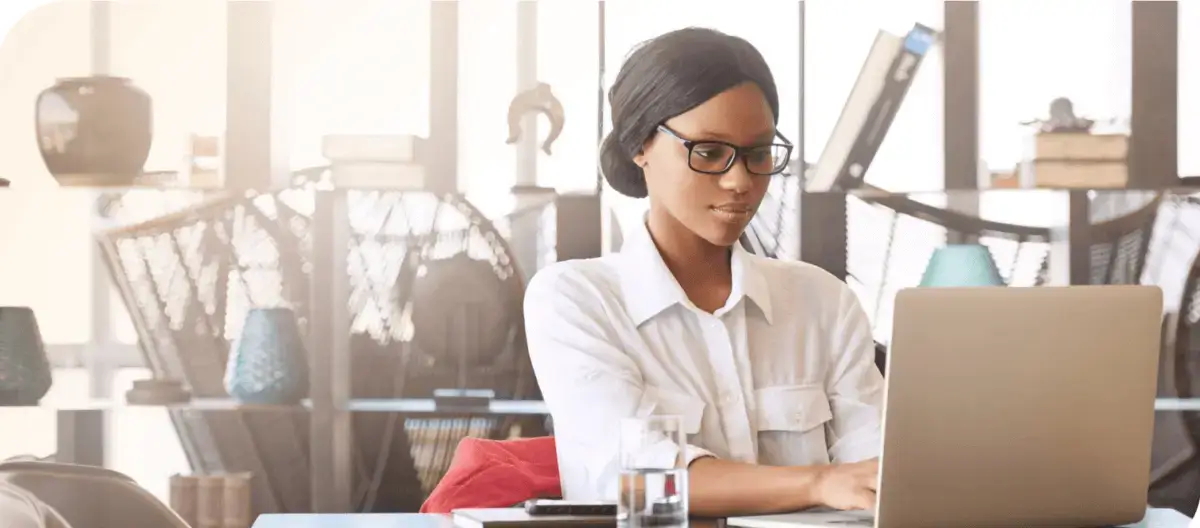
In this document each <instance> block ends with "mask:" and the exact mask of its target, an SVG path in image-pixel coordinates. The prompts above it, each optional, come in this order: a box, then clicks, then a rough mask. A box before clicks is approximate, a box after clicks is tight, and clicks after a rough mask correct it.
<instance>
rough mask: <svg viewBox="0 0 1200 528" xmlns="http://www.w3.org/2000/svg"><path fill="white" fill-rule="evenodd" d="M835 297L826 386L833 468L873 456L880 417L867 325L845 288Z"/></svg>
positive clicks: (878, 379) (879, 385)
mask: <svg viewBox="0 0 1200 528" xmlns="http://www.w3.org/2000/svg"><path fill="white" fill-rule="evenodd" d="M840 297H841V299H840V302H839V309H838V319H837V324H836V325H835V331H834V334H833V337H834V339H833V349H834V351H833V363H832V365H833V368H831V369H830V371H829V379H828V381H827V390H828V392H829V404H830V408H831V410H832V411H833V420H832V421H831V422H830V426H829V428H828V433H829V435H828V436H829V456H830V459H831V460H832V461H833V462H834V463H835V464H839V463H849V462H858V461H862V460H867V459H870V458H875V457H878V456H879V453H880V449H881V445H882V429H881V422H882V416H883V375H882V374H880V372H879V369H878V368H877V367H876V366H875V338H874V336H873V335H872V334H871V325H870V322H869V321H868V320H867V314H866V313H865V312H864V311H863V309H862V305H861V304H859V302H858V298H857V297H856V296H855V295H854V292H853V291H852V290H851V289H850V288H849V287H843V289H842V293H841V296H840Z"/></svg>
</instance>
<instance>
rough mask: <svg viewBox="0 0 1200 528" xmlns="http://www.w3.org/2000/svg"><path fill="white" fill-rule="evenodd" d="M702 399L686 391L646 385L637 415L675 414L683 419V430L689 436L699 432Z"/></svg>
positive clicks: (702, 405)
mask: <svg viewBox="0 0 1200 528" xmlns="http://www.w3.org/2000/svg"><path fill="white" fill-rule="evenodd" d="M704 406H705V404H704V400H703V399H701V398H699V397H696V396H692V395H691V394H688V393H686V392H681V391H676V390H670V389H663V388H660V387H653V386H651V387H646V391H645V393H644V394H643V396H642V404H641V408H642V412H639V413H638V416H647V415H652V414H653V415H672V414H673V415H677V416H679V417H680V418H681V419H682V420H683V432H684V433H685V434H687V435H688V436H689V437H691V436H692V435H696V434H699V433H700V422H701V419H702V418H704Z"/></svg>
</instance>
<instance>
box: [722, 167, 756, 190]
mask: <svg viewBox="0 0 1200 528" xmlns="http://www.w3.org/2000/svg"><path fill="white" fill-rule="evenodd" d="M753 178H754V175H752V174H750V172H749V171H747V170H746V164H744V163H741V160H738V161H737V162H736V163H734V164H733V166H732V167H730V168H729V170H728V171H726V172H725V174H722V175H721V179H720V180H718V183H719V184H720V186H721V188H722V189H725V190H727V191H732V192H735V193H737V194H745V193H748V192H750V187H751V186H753V185H754V181H753Z"/></svg>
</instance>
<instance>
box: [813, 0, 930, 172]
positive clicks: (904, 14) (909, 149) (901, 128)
mask: <svg viewBox="0 0 1200 528" xmlns="http://www.w3.org/2000/svg"><path fill="white" fill-rule="evenodd" d="M805 15H806V20H805V30H806V31H807V32H808V35H807V37H806V39H805V40H806V42H805V50H806V52H805V61H806V64H805V73H804V80H805V83H804V125H805V128H804V132H805V136H804V150H805V157H807V158H808V159H807V161H808V162H809V163H816V162H817V160H818V159H819V158H820V155H821V151H822V150H823V149H824V148H825V142H826V141H828V139H829V135H830V133H832V131H833V127H834V125H835V124H836V123H837V119H838V117H839V116H840V115H841V112H842V108H843V106H844V105H845V103H846V98H847V97H848V96H849V95H850V91H851V89H852V88H853V87H854V82H855V81H856V80H857V79H858V74H859V72H860V71H861V70H862V66H863V62H864V61H865V60H866V58H867V53H868V52H869V51H870V49H871V44H872V42H873V41H874V39H875V36H876V34H878V32H879V31H880V30H885V31H888V32H890V33H893V34H895V35H904V34H905V33H907V32H908V30H909V29H911V28H912V26H913V24H914V23H918V22H919V23H921V24H924V25H927V26H930V27H933V28H934V29H941V27H942V2H940V1H935V0H917V1H910V2H879V3H871V4H870V6H869V7H867V6H865V5H863V4H856V7H855V8H848V4H847V3H845V2H807V8H806V11H805ZM867 181H868V182H870V183H871V184H872V185H877V186H879V187H882V188H884V189H888V190H890V191H897V192H901V191H928V190H936V189H941V188H942V58H941V50H940V49H939V48H938V47H934V48H933V49H931V51H930V53H929V54H928V55H926V57H925V59H924V60H923V61H922V63H921V67H920V70H918V72H917V75H916V76H915V77H914V78H913V83H912V85H911V86H910V87H909V91H908V93H907V95H906V96H905V99H904V104H903V105H901V107H900V109H899V110H898V111H897V114H896V118H895V120H894V121H893V122H892V126H891V128H890V129H889V133H888V135H887V136H886V137H885V138H884V140H883V144H882V145H880V148H879V152H878V153H877V154H876V156H875V159H874V160H873V161H872V162H871V168H870V170H869V172H868V175H867Z"/></svg>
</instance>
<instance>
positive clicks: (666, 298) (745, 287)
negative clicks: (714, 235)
mask: <svg viewBox="0 0 1200 528" xmlns="http://www.w3.org/2000/svg"><path fill="white" fill-rule="evenodd" d="M758 258H760V257H756V256H754V255H751V254H750V253H748V252H747V251H746V250H745V249H744V248H742V246H741V244H734V245H733V255H732V258H731V259H730V268H731V271H732V273H733V288H732V290H730V294H729V301H728V302H726V304H725V307H724V308H722V309H720V310H718V311H717V314H718V315H719V314H722V313H724V311H726V310H728V309H729V308H731V307H733V306H736V305H737V303H738V302H739V301H740V300H741V299H742V298H743V297H748V298H749V299H750V300H751V301H752V302H753V303H754V305H755V306H757V307H758V310H759V312H760V313H762V315H763V318H764V319H766V321H767V323H768V324H769V323H770V322H771V292H770V289H769V287H768V284H767V280H766V277H764V276H763V272H762V269H760V266H761V263H759V262H756V260H757V259H758ZM620 259H621V265H620V280H621V293H622V295H623V297H624V300H625V309H626V310H627V311H628V312H629V316H630V317H632V318H633V322H634V324H636V325H639V326H640V325H641V324H642V323H644V322H646V321H648V320H649V319H650V318H651V317H654V316H655V315H658V314H659V313H661V312H662V311H663V310H666V309H667V308H670V307H671V306H674V305H676V304H681V305H684V306H689V305H690V304H691V301H689V300H688V298H687V294H686V293H684V291H683V288H682V287H681V286H679V281H677V280H675V276H674V275H672V274H671V270H670V269H669V268H667V264H666V262H663V259H662V254H660V253H659V252H658V247H656V246H655V245H654V240H653V239H651V238H650V232H649V231H648V230H647V228H646V223H645V220H644V218H643V221H642V222H638V224H637V227H636V228H635V229H633V232H632V233H630V234H629V236H627V237H626V238H625V242H624V244H623V245H622V247H621V252H620Z"/></svg>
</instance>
